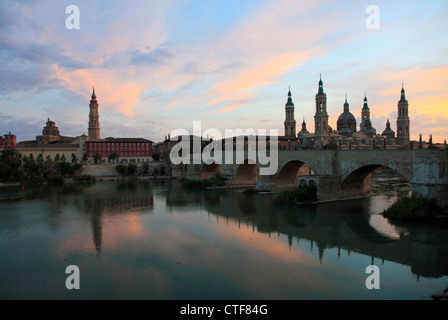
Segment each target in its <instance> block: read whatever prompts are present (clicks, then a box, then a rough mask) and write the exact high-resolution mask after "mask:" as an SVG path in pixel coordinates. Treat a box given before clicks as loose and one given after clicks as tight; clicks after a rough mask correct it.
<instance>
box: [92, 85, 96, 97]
mask: <svg viewBox="0 0 448 320" xmlns="http://www.w3.org/2000/svg"><path fill="white" fill-rule="evenodd" d="M92 99H93V100H94V99H96V95H95V87H93V92H92Z"/></svg>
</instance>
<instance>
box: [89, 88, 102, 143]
mask: <svg viewBox="0 0 448 320" xmlns="http://www.w3.org/2000/svg"><path fill="white" fill-rule="evenodd" d="M89 107H90V113H89V140H100V119H99V113H98V101H97V100H96V95H95V88H93V93H92V99H91V100H90V105H89Z"/></svg>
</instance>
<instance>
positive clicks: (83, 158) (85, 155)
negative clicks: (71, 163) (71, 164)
mask: <svg viewBox="0 0 448 320" xmlns="http://www.w3.org/2000/svg"><path fill="white" fill-rule="evenodd" d="M87 160H89V158H87V153H84V155H83V156H82V161H84V162H87Z"/></svg>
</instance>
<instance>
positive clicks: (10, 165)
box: [0, 150, 83, 183]
mask: <svg viewBox="0 0 448 320" xmlns="http://www.w3.org/2000/svg"><path fill="white" fill-rule="evenodd" d="M82 166H83V165H82V164H81V163H78V158H77V157H76V155H74V154H73V155H72V159H71V161H67V159H66V158H65V156H64V155H62V156H61V157H60V156H59V154H58V155H56V157H55V158H54V159H51V157H50V156H47V157H46V158H45V159H44V157H43V156H42V154H39V155H38V156H37V157H36V159H34V157H33V156H32V155H31V156H30V157H27V156H23V157H22V156H21V154H20V153H18V152H17V151H15V150H3V151H2V152H1V154H0V181H1V182H17V181H29V182H37V183H40V182H45V181H46V182H62V181H63V178H64V177H70V176H73V175H74V174H75V172H77V171H80V170H81V169H82Z"/></svg>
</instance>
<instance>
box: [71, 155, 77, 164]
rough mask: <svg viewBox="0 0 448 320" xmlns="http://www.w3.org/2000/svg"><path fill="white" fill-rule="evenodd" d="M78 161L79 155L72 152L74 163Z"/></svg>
mask: <svg viewBox="0 0 448 320" xmlns="http://www.w3.org/2000/svg"><path fill="white" fill-rule="evenodd" d="M77 162H78V157H77V156H76V154H74V153H72V163H77Z"/></svg>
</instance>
